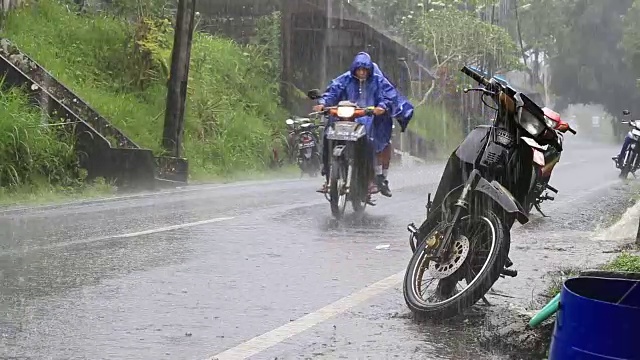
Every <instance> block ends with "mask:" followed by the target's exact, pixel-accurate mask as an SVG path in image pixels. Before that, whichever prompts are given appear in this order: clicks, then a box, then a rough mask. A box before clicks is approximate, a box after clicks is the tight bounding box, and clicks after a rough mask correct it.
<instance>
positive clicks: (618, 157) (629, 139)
mask: <svg viewBox="0 0 640 360" xmlns="http://www.w3.org/2000/svg"><path fill="white" fill-rule="evenodd" d="M632 141H633V138H632V137H631V132H628V133H627V135H626V136H625V137H624V141H623V142H622V149H620V154H618V155H616V156H614V157H612V158H611V159H613V161H615V163H616V167H617V168H618V169H620V168H621V167H622V162H623V161H624V154H625V153H626V152H627V149H628V148H629V145H631V142H632Z"/></svg>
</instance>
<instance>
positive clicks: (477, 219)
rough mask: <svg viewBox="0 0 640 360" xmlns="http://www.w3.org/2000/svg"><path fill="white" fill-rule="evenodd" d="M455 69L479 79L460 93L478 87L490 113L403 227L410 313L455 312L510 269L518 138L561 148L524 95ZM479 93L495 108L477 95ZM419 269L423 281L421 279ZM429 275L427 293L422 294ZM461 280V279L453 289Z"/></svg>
mask: <svg viewBox="0 0 640 360" xmlns="http://www.w3.org/2000/svg"><path fill="white" fill-rule="evenodd" d="M461 71H462V72H463V73H464V74H465V75H467V76H469V77H471V78H472V79H474V80H475V81H476V82H478V83H479V84H481V85H482V87H479V88H473V89H466V90H465V93H467V92H469V91H478V92H481V93H482V101H483V103H484V104H485V105H486V106H488V107H490V108H492V109H493V110H495V111H496V117H495V119H496V120H495V121H494V122H493V123H492V124H491V125H480V126H478V127H476V128H475V129H474V130H473V131H471V132H470V133H469V134H468V135H467V137H466V138H465V139H464V141H463V142H462V143H461V144H460V145H459V146H458V148H457V149H456V150H455V151H454V152H453V153H452V154H451V156H450V157H449V160H448V162H447V165H446V168H445V170H444V173H443V175H442V178H441V179H440V183H439V185H438V189H437V191H436V194H435V196H434V198H433V201H431V194H429V196H428V200H427V218H426V220H425V221H424V222H423V223H422V225H420V227H419V228H417V227H416V226H415V225H414V224H409V226H408V227H407V229H408V230H409V232H410V234H411V235H410V245H411V247H412V249H413V251H414V252H413V255H412V257H411V260H410V261H409V264H408V266H407V271H406V273H405V278H404V283H403V293H404V298H405V301H406V303H407V306H408V307H409V309H411V311H412V312H413V313H414V314H415V315H416V316H417V317H432V318H448V317H452V316H455V315H456V314H458V313H460V312H461V311H463V310H464V309H466V308H468V307H470V306H472V305H473V304H475V303H476V302H477V301H478V300H479V299H481V298H483V297H484V295H485V293H486V292H487V291H489V289H490V288H491V287H492V286H493V284H494V283H495V282H496V281H497V280H498V278H499V277H500V276H501V275H503V276H511V277H515V276H517V274H518V272H517V271H515V270H512V269H509V267H511V265H513V263H512V262H511V260H510V259H509V249H510V243H511V239H510V230H511V227H512V226H513V224H514V223H515V221H518V222H520V223H521V224H525V223H527V222H528V221H529V219H528V215H527V213H528V211H527V210H526V209H525V208H524V207H523V205H522V204H525V203H526V201H527V197H528V195H529V193H530V187H531V181H532V180H531V178H532V176H533V172H532V170H531V169H532V167H533V164H534V160H533V151H532V148H531V145H529V143H528V142H527V140H524V139H525V138H529V139H532V140H535V142H536V143H538V144H540V145H541V146H545V145H549V146H552V147H554V148H555V149H556V150H557V151H561V150H562V145H561V142H560V141H559V139H558V134H557V133H556V131H555V130H554V124H552V123H551V122H550V121H549V119H547V118H546V117H545V115H544V112H543V110H542V109H541V108H540V107H539V106H538V105H536V104H535V103H534V102H533V101H532V100H531V99H529V98H528V97H527V96H526V95H524V94H523V93H521V92H518V91H516V90H515V89H514V88H512V87H511V86H509V85H507V84H503V83H502V82H500V81H497V80H496V79H493V78H492V79H488V78H487V77H485V76H483V75H482V74H481V73H480V72H479V71H477V70H474V69H472V68H470V67H467V66H465V67H463V68H462V69H461ZM487 96H488V97H489V98H490V99H492V100H493V102H494V103H495V104H496V105H497V107H493V106H491V105H489V104H488V103H487V102H486V101H485V98H486V97H487ZM483 229H484V230H486V232H484V233H482V232H479V231H481V230H483ZM474 230H478V231H474ZM425 275H430V276H431V277H432V279H431V281H428V282H423V276H425ZM436 280H437V286H436V288H435V291H434V293H433V294H432V295H430V296H427V295H426V291H427V290H428V287H429V286H430V285H432V283H433V282H434V281H436ZM462 280H464V281H465V282H466V283H467V286H466V287H465V288H464V289H462V290H458V286H457V284H458V282H460V281H462Z"/></svg>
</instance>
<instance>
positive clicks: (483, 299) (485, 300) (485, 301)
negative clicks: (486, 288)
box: [482, 296, 493, 306]
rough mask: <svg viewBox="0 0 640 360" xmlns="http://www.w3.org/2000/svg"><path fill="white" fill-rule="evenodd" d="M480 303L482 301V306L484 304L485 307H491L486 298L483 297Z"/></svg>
mask: <svg viewBox="0 0 640 360" xmlns="http://www.w3.org/2000/svg"><path fill="white" fill-rule="evenodd" d="M482 301H483V302H484V304H485V305H487V306H493V305H492V304H491V303H490V302H489V300H487V297H486V296H483V297H482Z"/></svg>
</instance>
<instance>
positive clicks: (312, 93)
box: [307, 89, 322, 100]
mask: <svg viewBox="0 0 640 360" xmlns="http://www.w3.org/2000/svg"><path fill="white" fill-rule="evenodd" d="M307 97H308V98H309V99H311V100H316V99H320V98H321V97H322V94H321V93H320V90H319V89H311V90H309V91H308V92H307Z"/></svg>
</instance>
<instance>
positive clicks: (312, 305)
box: [0, 139, 630, 359]
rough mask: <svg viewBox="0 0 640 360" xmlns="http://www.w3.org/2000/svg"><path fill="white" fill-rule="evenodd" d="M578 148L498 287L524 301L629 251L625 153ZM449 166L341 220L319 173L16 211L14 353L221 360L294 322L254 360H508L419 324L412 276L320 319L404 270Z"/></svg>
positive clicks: (398, 183)
mask: <svg viewBox="0 0 640 360" xmlns="http://www.w3.org/2000/svg"><path fill="white" fill-rule="evenodd" d="M566 144H567V145H566V150H565V153H564V154H563V159H562V160H561V163H560V164H559V165H558V166H557V167H556V169H555V171H554V175H553V178H552V181H551V184H552V185H553V186H555V187H556V188H558V189H559V190H560V193H559V195H558V196H557V199H556V201H555V202H553V203H548V204H545V206H544V210H546V211H547V212H548V215H552V218H547V219H542V218H536V219H533V220H532V222H531V224H527V225H526V226H524V227H521V226H517V227H516V228H514V230H513V235H512V241H513V243H512V251H511V254H512V259H513V260H514V262H515V266H514V267H515V268H517V269H518V270H519V271H520V275H519V277H517V278H515V279H506V280H501V281H499V282H498V284H497V285H496V286H495V287H494V288H495V290H496V291H497V292H498V293H502V294H505V295H507V296H510V297H508V298H507V299H509V301H512V302H515V303H519V304H521V305H525V304H526V303H527V301H530V298H531V293H532V290H534V289H535V288H540V287H541V286H542V284H543V280H542V279H541V277H542V274H543V272H544V270H545V269H546V268H547V267H553V266H557V265H566V264H567V263H583V262H584V261H586V259H585V258H586V256H585V255H586V254H589V253H590V252H593V251H594V248H595V249H600V248H601V247H602V248H607V247H611V246H613V244H602V243H601V242H599V243H596V242H595V241H593V240H590V239H589V236H590V234H591V232H592V231H593V230H594V229H595V228H596V227H597V225H598V224H600V223H602V222H603V221H606V220H607V217H608V216H610V215H607V214H614V213H619V212H620V211H622V210H623V208H624V207H625V206H627V205H628V203H627V201H626V199H627V198H628V194H629V191H630V186H629V185H626V184H625V183H623V182H622V181H620V180H618V179H617V172H616V171H615V169H614V167H613V163H612V161H611V159H610V156H611V155H612V154H613V153H615V152H617V150H618V148H617V146H606V145H592V144H581V143H578V142H576V141H573V140H572V139H568V140H567V141H566ZM442 168H443V164H435V165H425V166H421V167H419V168H414V169H400V168H396V169H392V173H391V174H390V181H391V185H392V189H393V190H394V196H393V198H391V199H386V198H383V199H379V200H378V204H379V205H378V206H377V207H375V208H371V207H369V208H367V211H366V215H365V216H364V218H362V219H355V218H353V217H349V216H348V217H347V219H345V220H344V221H343V222H341V223H336V222H335V221H333V220H332V219H331V216H330V212H329V205H328V203H327V202H326V201H325V200H324V199H323V197H322V195H320V194H317V193H315V192H314V190H315V189H316V188H317V186H318V185H319V183H320V181H319V180H318V179H307V178H305V179H303V180H284V181H271V182H248V183H238V184H231V185H219V186H213V185H209V186H196V187H190V188H186V189H182V190H177V191H173V192H167V193H163V194H159V195H150V196H143V197H133V198H121V199H117V200H111V201H106V202H98V203H90V204H77V205H68V206H63V207H53V208H37V209H33V210H28V211H21V210H18V211H3V212H0V237H1V238H2V242H0V334H1V338H0V359H13V358H15V359H207V358H212V357H213V356H214V355H216V354H219V353H221V352H223V351H225V350H227V349H231V348H235V347H236V346H238V345H241V344H243V343H244V342H246V341H248V340H250V339H252V338H254V337H256V336H259V335H261V334H265V333H268V332H270V331H271V330H274V329H276V328H279V327H281V326H283V325H285V324H289V323H292V324H293V325H292V326H291V328H285V329H284V330H283V332H282V333H279V334H274V333H270V335H268V336H266V338H264V339H266V340H265V344H267V345H265V346H262V347H261V346H257V347H255V348H254V349H257V350H256V351H258V350H262V349H263V348H264V347H266V346H268V345H273V346H271V347H268V348H267V349H266V350H265V351H261V352H259V353H257V354H256V355H255V356H253V357H252V359H273V358H276V357H277V358H278V359H306V358H327V359H337V358H345V359H347V358H349V359H355V358H359V359H361V358H371V359H385V358H399V359H478V358H484V359H492V358H495V359H500V358H501V357H500V356H499V355H497V354H487V353H483V352H482V351H483V350H480V349H478V348H477V346H475V345H474V342H473V339H474V338H475V337H476V335H475V334H474V332H473V331H468V330H469V329H465V325H464V324H462V325H461V326H460V327H451V326H444V325H424V324H422V325H421V324H416V323H414V322H413V321H412V320H411V319H410V316H409V312H408V310H407V308H406V306H405V304H404V300H403V298H402V287H401V283H400V282H399V281H396V280H397V277H396V278H394V279H391V280H389V281H388V282H387V283H386V286H385V288H384V289H382V290H381V291H380V293H379V294H371V293H369V294H368V295H367V294H363V295H358V296H359V297H358V299H357V301H356V300H353V299H352V300H349V299H347V300H345V301H346V303H343V305H344V306H342V307H340V306H337V307H336V306H334V307H332V308H331V307H330V308H329V309H328V310H326V311H327V312H322V311H321V312H320V313H318V310H319V309H321V308H323V307H325V306H327V305H329V304H331V303H334V302H336V301H338V300H340V299H343V298H344V297H347V296H349V295H350V294H352V293H354V292H357V291H358V290H360V289H362V288H364V287H365V286H367V285H370V284H372V283H375V282H377V281H379V280H382V279H385V278H387V277H389V276H391V275H394V274H398V273H399V272H402V271H403V270H404V268H405V266H406V263H407V262H408V259H409V256H410V249H409V246H408V233H407V231H406V225H407V223H409V222H411V221H415V222H416V223H419V222H420V221H421V220H422V218H423V216H424V204H425V201H426V193H427V192H428V191H435V186H436V185H437V181H438V180H439V175H440V171H441V170H442ZM349 211H350V209H349ZM382 244H389V245H390V247H389V249H386V250H376V246H377V245H382ZM495 298H502V299H504V298H506V297H504V296H496V297H495ZM345 304H346V305H345ZM323 311H324V310H323ZM306 314H312V316H311V317H310V318H309V317H308V318H305V319H307V320H304V319H303V320H299V321H298V322H294V320H296V319H299V318H301V317H303V316H305V315H306ZM319 314H320V315H322V316H324V315H327V314H329V315H335V316H334V317H331V318H329V319H328V320H326V321H320V320H314V318H313V316H316V317H317V316H320V315H319ZM323 314H324V315H323ZM322 316H320V318H322ZM321 320H322V319H321ZM316 323H317V325H315V324H316ZM294 325H295V326H294ZM313 325H315V326H313ZM306 327H309V328H308V329H306ZM305 329H306V330H305ZM281 340H282V341H281ZM258 345H259V344H258ZM247 348H248V347H246V346H245V347H243V348H241V349H245V350H246V349H247ZM481 352H482V353H481ZM480 354H482V355H480Z"/></svg>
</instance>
